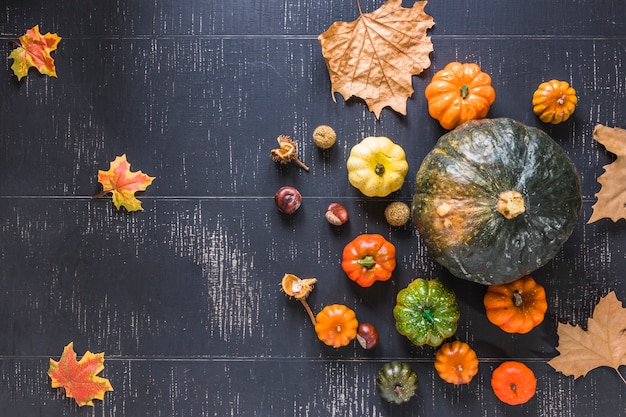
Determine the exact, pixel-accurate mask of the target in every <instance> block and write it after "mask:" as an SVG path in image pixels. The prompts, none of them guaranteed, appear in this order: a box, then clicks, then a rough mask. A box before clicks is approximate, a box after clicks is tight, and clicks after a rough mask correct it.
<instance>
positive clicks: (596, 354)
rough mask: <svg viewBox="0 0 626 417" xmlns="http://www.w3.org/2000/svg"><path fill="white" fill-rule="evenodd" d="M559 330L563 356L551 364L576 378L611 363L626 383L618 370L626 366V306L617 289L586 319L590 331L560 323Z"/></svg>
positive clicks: (603, 299) (550, 363)
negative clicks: (620, 299) (623, 305)
mask: <svg viewBox="0 0 626 417" xmlns="http://www.w3.org/2000/svg"><path fill="white" fill-rule="evenodd" d="M557 333H558V335H559V345H558V346H557V350H558V351H559V353H560V355H558V356H556V357H554V358H552V359H551V360H550V361H548V365H550V366H552V367H553V368H554V369H556V370H557V371H559V372H562V373H563V374H565V375H572V376H573V377H574V379H576V378H578V377H579V376H585V375H586V374H587V372H589V371H591V370H592V369H595V368H598V367H600V366H608V367H611V368H613V369H615V371H617V373H618V374H619V376H620V378H621V379H622V381H624V383H626V380H625V379H624V377H623V376H622V374H621V373H620V372H619V367H620V366H621V365H626V308H624V307H622V303H621V301H619V300H618V299H617V296H616V295H615V292H614V291H612V292H610V293H609V294H607V295H606V296H605V297H602V298H601V299H600V301H599V302H598V304H597V305H596V307H595V308H594V310H593V316H592V317H591V318H589V320H588V322H587V331H584V330H583V329H581V328H580V327H577V326H572V325H569V324H563V323H559V325H558V327H557Z"/></svg>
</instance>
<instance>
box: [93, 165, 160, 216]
mask: <svg viewBox="0 0 626 417" xmlns="http://www.w3.org/2000/svg"><path fill="white" fill-rule="evenodd" d="M153 180H154V177H150V176H148V175H146V174H144V173H143V172H141V171H136V172H131V171H130V164H129V163H128V161H127V160H126V154H124V155H122V156H118V157H117V158H115V160H114V161H113V162H111V166H110V168H109V170H108V171H102V170H99V171H98V182H99V183H100V184H102V192H101V193H100V194H98V195H96V196H94V198H99V197H103V196H105V195H107V194H109V193H111V194H112V198H113V204H114V205H115V208H117V209H118V210H119V209H120V208H121V207H124V208H126V210H128V211H138V210H143V207H141V201H139V200H137V198H135V193H136V192H137V191H144V190H145V189H146V188H148V186H149V185H150V184H152V181H153Z"/></svg>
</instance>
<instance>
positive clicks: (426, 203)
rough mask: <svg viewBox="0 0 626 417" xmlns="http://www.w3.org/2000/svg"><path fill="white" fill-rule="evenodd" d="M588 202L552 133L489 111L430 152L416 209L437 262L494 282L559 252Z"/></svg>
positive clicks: (471, 277) (418, 177) (505, 280)
mask: <svg viewBox="0 0 626 417" xmlns="http://www.w3.org/2000/svg"><path fill="white" fill-rule="evenodd" d="M581 204H582V197H581V192H580V179H579V176H578V172H577V171H576V167H575V166H574V164H573V163H572V162H571V160H570V159H569V158H568V156H567V155H566V154H565V152H564V151H563V150H562V149H561V147H560V146H559V145H558V144H557V143H556V142H555V141H554V140H552V138H550V136H548V135H547V134H546V133H544V132H543V131H541V130H539V129H537V128H534V127H529V126H526V125H524V124H522V123H520V122H517V121H515V120H511V119H506V118H500V119H483V120H473V121H469V122H467V123H464V124H462V125H461V126H459V127H457V128H456V129H454V130H452V131H451V132H448V133H447V134H445V135H443V136H442V137H441V138H440V139H439V141H438V142H437V144H436V145H435V147H434V148H433V149H432V150H431V152H430V153H429V154H428V155H427V156H426V158H425V159H424V161H423V162H422V165H421V166H420V169H419V170H418V172H417V175H416V179H415V195H414V197H413V206H412V211H411V215H412V218H413V222H414V223H415V225H416V227H417V229H418V232H419V234H420V236H421V237H422V238H423V239H424V242H425V244H426V246H427V248H428V250H429V252H430V253H431V254H432V256H433V257H434V258H435V260H436V261H437V262H439V263H440V264H442V265H443V266H444V267H446V268H447V269H448V270H449V271H450V272H451V273H452V274H453V275H455V276H457V277H459V278H463V279H467V280H470V281H475V282H479V283H481V284H487V285H489V284H503V283H508V282H511V281H514V280H516V279H518V278H521V277H522V276H524V275H527V274H530V273H531V272H533V271H535V270H536V269H538V268H539V267H541V266H543V265H545V264H546V263H547V262H548V261H550V260H551V259H552V258H554V256H555V255H556V254H557V252H558V251H559V250H560V248H561V247H562V246H563V244H564V243H565V241H566V240H567V239H568V238H569V236H570V235H571V233H572V231H573V229H574V227H575V225H576V223H577V221H578V217H579V215H580V208H581Z"/></svg>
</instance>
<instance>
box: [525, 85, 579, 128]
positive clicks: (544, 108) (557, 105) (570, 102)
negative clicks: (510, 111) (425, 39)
mask: <svg viewBox="0 0 626 417" xmlns="http://www.w3.org/2000/svg"><path fill="white" fill-rule="evenodd" d="M576 104H578V97H576V90H574V88H572V87H570V85H569V84H568V83H567V82H566V81H559V80H550V81H547V82H545V83H541V84H540V85H539V87H538V88H537V90H536V91H535V93H534V94H533V112H534V113H535V114H536V115H537V116H539V119H540V120H541V121H542V122H544V123H552V124H558V123H561V122H564V121H566V120H567V119H569V117H570V116H571V115H572V113H574V110H575V109H576Z"/></svg>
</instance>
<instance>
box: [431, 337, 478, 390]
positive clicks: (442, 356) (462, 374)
mask: <svg viewBox="0 0 626 417" xmlns="http://www.w3.org/2000/svg"><path fill="white" fill-rule="evenodd" d="M435 370H436V371H437V374H439V376H440V377H441V379H443V380H444V381H446V382H449V383H450V384H455V385H462V384H467V383H469V382H470V381H471V380H472V378H474V375H476V373H477V372H478V357H477V356H476V352H474V349H472V348H471V347H470V345H468V344H467V343H465V342H461V341H458V340H455V341H454V342H447V343H444V344H443V345H442V346H441V347H440V348H439V350H438V351H437V354H436V355H435Z"/></svg>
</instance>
